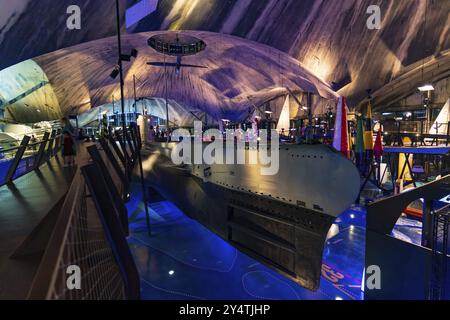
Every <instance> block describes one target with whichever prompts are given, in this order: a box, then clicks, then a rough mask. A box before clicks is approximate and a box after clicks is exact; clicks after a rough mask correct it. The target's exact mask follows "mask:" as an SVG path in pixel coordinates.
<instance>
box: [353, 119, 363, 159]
mask: <svg viewBox="0 0 450 320" xmlns="http://www.w3.org/2000/svg"><path fill="white" fill-rule="evenodd" d="M363 127H364V126H363V119H362V117H358V120H357V123H356V144H355V152H356V153H357V154H363V153H364V152H365V149H364V134H365V133H364V128H363Z"/></svg>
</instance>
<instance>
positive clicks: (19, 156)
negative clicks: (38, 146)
mask: <svg viewBox="0 0 450 320" xmlns="http://www.w3.org/2000/svg"><path fill="white" fill-rule="evenodd" d="M30 139H31V137H29V136H24V137H23V139H22V143H21V144H20V147H19V149H18V150H17V153H16V156H15V157H14V160H13V162H12V163H11V165H10V167H9V170H8V173H7V174H6V178H5V181H6V183H11V182H12V180H13V178H14V175H15V174H16V170H17V167H18V166H19V163H20V161H21V160H22V157H23V155H24V153H25V150H27V146H28V143H29V142H30Z"/></svg>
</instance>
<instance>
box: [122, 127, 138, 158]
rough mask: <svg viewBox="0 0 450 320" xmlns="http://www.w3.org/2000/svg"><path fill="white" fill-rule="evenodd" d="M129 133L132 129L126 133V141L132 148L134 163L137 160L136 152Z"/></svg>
mask: <svg viewBox="0 0 450 320" xmlns="http://www.w3.org/2000/svg"><path fill="white" fill-rule="evenodd" d="M129 131H131V129H128V130H127V131H126V132H125V139H126V142H127V144H128V147H129V148H130V152H131V159H132V160H133V162H134V161H135V160H136V155H137V154H136V150H134V145H133V142H132V140H131V137H130V133H129Z"/></svg>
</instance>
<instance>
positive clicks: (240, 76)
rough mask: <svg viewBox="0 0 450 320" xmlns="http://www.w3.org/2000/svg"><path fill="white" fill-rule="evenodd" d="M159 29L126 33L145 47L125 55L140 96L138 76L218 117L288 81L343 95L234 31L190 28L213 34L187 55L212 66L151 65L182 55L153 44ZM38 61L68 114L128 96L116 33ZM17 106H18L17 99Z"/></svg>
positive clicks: (300, 88)
mask: <svg viewBox="0 0 450 320" xmlns="http://www.w3.org/2000/svg"><path fill="white" fill-rule="evenodd" d="M158 33H161V32H154V33H139V34H132V35H126V36H124V37H123V52H130V51H131V49H132V48H136V49H137V50H138V51H139V55H138V57H137V59H133V60H132V61H131V62H129V63H128V62H124V74H125V97H126V98H132V97H133V96H134V90H133V78H134V76H135V77H136V88H137V90H136V93H137V96H138V97H159V98H165V97H166V94H167V97H168V98H169V99H173V100H175V101H177V102H178V103H180V104H183V105H186V106H189V107H190V108H195V109H197V110H201V111H204V112H206V113H208V114H209V115H211V116H212V117H214V118H215V119H229V120H232V121H240V120H243V119H245V118H247V117H248V116H249V107H252V106H254V105H256V106H259V105H261V104H262V103H264V102H266V101H268V100H271V99H274V98H276V97H278V96H281V95H286V94H287V92H288V90H287V88H289V89H290V90H291V91H293V92H294V93H302V92H312V93H315V94H316V95H319V96H321V97H323V98H324V99H322V100H323V101H322V100H320V99H318V100H316V103H317V104H323V103H327V99H333V100H334V99H335V98H336V94H335V93H334V92H333V91H332V90H331V89H330V88H329V86H327V85H326V84H324V83H323V82H322V81H321V80H319V79H318V78H317V77H315V76H313V75H312V74H311V73H310V72H308V71H307V70H305V69H304V68H302V67H301V65H300V64H299V63H298V61H297V60H295V59H293V58H292V57H290V56H289V55H287V54H285V53H283V52H281V51H279V50H276V49H274V48H271V47H268V46H266V45H262V44H259V43H256V42H252V41H248V40H244V39H242V38H237V37H234V36H229V35H223V34H216V33H210V32H185V33H188V34H190V35H193V36H195V37H197V38H200V39H202V40H203V41H205V43H206V45H207V47H206V50H205V51H203V52H201V53H199V54H197V55H195V56H189V57H185V58H183V63H186V64H195V65H202V66H206V67H207V68H206V69H203V68H202V69H201V68H182V69H181V72H179V73H178V72H176V70H175V68H167V69H165V68H163V67H154V66H149V65H147V62H149V61H157V62H164V61H165V62H167V63H169V62H175V61H176V58H175V57H170V56H165V55H163V54H160V53H157V52H156V51H155V50H153V49H152V48H150V47H148V45H147V40H148V38H150V37H151V36H152V35H155V34H158ZM33 61H34V62H36V63H37V64H38V65H39V66H40V68H42V70H43V71H44V72H45V74H46V76H47V77H48V79H49V82H50V85H51V87H52V89H53V91H54V92H55V94H56V96H57V97H58V100H59V105H60V108H61V112H62V113H63V114H78V113H82V112H84V111H87V110H89V109H90V108H91V107H95V106H101V105H104V104H107V103H109V102H111V101H112V99H113V96H115V97H116V99H118V97H120V91H119V81H118V79H116V80H114V79H112V78H110V73H111V71H112V70H113V68H114V66H115V65H116V63H117V47H116V38H115V37H110V38H106V39H101V40H95V41H91V42H88V43H85V44H81V45H78V46H74V47H70V48H67V49H62V50H58V51H55V52H52V53H49V54H46V55H43V56H39V57H36V58H34V59H33ZM19 65H20V64H19ZM13 68H14V67H13ZM6 70H8V69H6ZM4 71H5V70H4ZM4 71H1V72H0V76H1V74H2V72H4ZM332 103H334V102H332ZM9 109H11V110H12V112H11V113H14V109H15V106H10V107H9ZM38 116H39V115H38V114H36V117H38Z"/></svg>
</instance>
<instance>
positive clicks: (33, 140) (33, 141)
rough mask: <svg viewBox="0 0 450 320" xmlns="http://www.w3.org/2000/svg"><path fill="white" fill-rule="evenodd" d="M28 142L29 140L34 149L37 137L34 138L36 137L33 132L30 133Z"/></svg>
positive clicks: (34, 149)
mask: <svg viewBox="0 0 450 320" xmlns="http://www.w3.org/2000/svg"><path fill="white" fill-rule="evenodd" d="M30 142H31V144H32V145H33V151H36V142H37V139H36V137H35V136H34V134H32V135H31V139H30Z"/></svg>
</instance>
